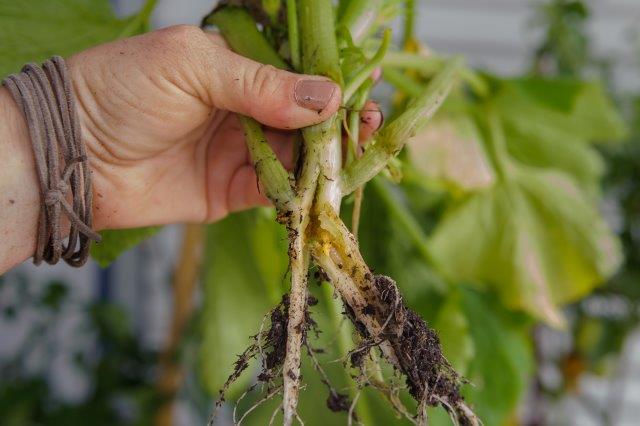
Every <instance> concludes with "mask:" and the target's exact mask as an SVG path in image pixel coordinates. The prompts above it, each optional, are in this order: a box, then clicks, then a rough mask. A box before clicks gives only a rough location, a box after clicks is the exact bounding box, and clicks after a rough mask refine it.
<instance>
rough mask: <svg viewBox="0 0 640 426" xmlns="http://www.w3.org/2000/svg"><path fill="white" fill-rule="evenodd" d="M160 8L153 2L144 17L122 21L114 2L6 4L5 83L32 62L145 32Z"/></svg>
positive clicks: (0, 47) (1, 52) (2, 2)
mask: <svg viewBox="0 0 640 426" xmlns="http://www.w3.org/2000/svg"><path fill="white" fill-rule="evenodd" d="M155 3H156V0H148V1H147V2H146V4H145V6H144V7H143V8H142V10H141V12H140V13H139V14H136V15H134V16H131V17H128V18H125V19H119V18H117V17H116V16H115V15H114V14H113V11H112V9H111V6H110V4H109V1H108V0H29V2H28V4H26V3H25V2H24V1H14V0H0V77H4V76H6V75H8V74H10V73H12V72H17V71H20V68H21V67H22V65H24V64H25V63H27V62H37V63H39V62H42V61H44V60H45V59H47V58H49V57H50V56H53V55H61V56H68V55H72V54H74V53H76V52H79V51H81V50H84V49H87V48H89V47H92V46H95V45H96V44H100V43H104V42H107V41H111V40H115V39H117V38H121V37H128V36H131V35H134V34H139V33H141V32H144V31H145V30H146V29H147V28H148V20H149V15H150V13H151V11H152V10H153V7H154V5H155Z"/></svg>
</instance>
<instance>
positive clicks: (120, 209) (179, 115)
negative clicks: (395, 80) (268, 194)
mask: <svg viewBox="0 0 640 426" xmlns="http://www.w3.org/2000/svg"><path fill="white" fill-rule="evenodd" d="M67 65H68V67H69V71H70V74H71V78H72V81H73V86H74V90H75V96H76V101H77V108H78V112H79V116H80V121H81V126H82V136H83V141H84V143H85V146H86V148H87V152H88V156H89V161H90V166H91V170H92V178H93V193H94V204H93V212H94V228H95V229H97V230H103V229H122V228H131V227H139V226H149V225H162V224H169V223H185V222H189V223H205V222H213V221H216V220H219V219H221V218H223V217H224V216H226V215H227V214H229V213H230V212H235V211H240V210H244V209H248V208H251V207H255V206H259V205H268V204H269V202H268V200H267V199H266V198H265V197H264V195H263V194H261V193H260V190H259V188H258V185H257V179H256V175H255V171H254V169H253V166H252V165H251V162H250V161H249V158H248V153H247V149H246V147H245V143H244V135H243V132H242V130H241V128H240V126H239V124H238V122H237V119H236V118H235V115H234V114H230V113H229V112H235V113H240V114H244V115H247V116H251V117H253V118H255V119H256V120H257V121H259V122H261V123H263V124H264V125H265V126H268V127H267V128H266V131H265V133H266V135H267V138H268V139H269V142H270V143H271V144H272V146H273V148H274V150H275V152H276V154H277V156H278V158H279V159H280V161H282V163H283V164H284V165H285V166H286V167H287V168H289V169H290V168H291V167H292V162H293V133H292V132H290V130H291V129H298V128H301V127H305V126H309V125H312V124H316V123H319V122H321V121H323V120H325V119H327V118H328V117H330V116H331V115H332V114H333V113H335V112H336V111H337V110H338V108H339V107H340V101H341V93H340V89H339V87H338V86H335V85H333V84H329V83H327V84H320V85H319V86H318V87H321V88H322V90H320V91H318V90H316V91H315V92H314V93H313V95H314V96H316V97H317V99H311V101H309V99H308V96H307V95H308V93H306V92H305V93H300V92H301V91H303V92H304V89H301V88H303V87H305V83H301V82H308V81H309V80H311V81H314V82H316V81H326V79H324V78H322V77H318V76H304V75H299V74H293V73H290V72H287V71H282V70H276V69H275V68H273V67H269V66H264V65H261V64H258V63H256V62H253V61H251V60H249V59H246V58H243V57H241V56H238V55H236V54H235V53H233V52H231V51H230V50H229V49H228V48H227V47H226V45H225V43H224V41H223V40H222V39H221V38H220V37H219V36H217V35H214V34H207V33H204V32H203V31H201V30H200V29H199V28H197V27H192V26H177V27H170V28H166V29H163V30H159V31H155V32H152V33H149V34H146V35H142V36H138V37H132V38H129V39H123V40H119V41H116V42H113V43H109V44H105V45H101V46H98V47H95V48H92V49H89V50H87V51H84V52H81V53H79V54H76V55H75V56H72V57H70V58H67ZM305 100H306V102H305ZM362 116H363V120H362V122H363V123H362V125H361V130H360V138H361V141H365V140H367V139H368V138H370V137H371V135H372V134H373V133H374V132H375V131H376V130H377V128H378V127H379V126H380V125H381V121H382V116H381V114H380V113H379V112H378V110H377V107H376V106H375V104H368V105H367V106H366V107H365V111H364V112H363V113H362ZM0 164H2V165H3V166H2V167H0V274H2V273H4V272H5V271H7V270H8V269H9V268H11V267H13V266H14V265H16V264H18V263H20V262H22V261H24V260H26V259H28V258H29V257H31V255H32V254H33V251H34V248H35V238H36V235H35V234H36V229H37V216H38V210H39V206H40V196H39V191H38V186H37V182H36V174H35V165H34V161H33V155H32V152H31V143H30V139H29V134H28V130H27V127H26V124H25V121H24V118H23V116H22V113H21V112H20V110H19V109H18V107H17V105H16V104H15V102H14V101H13V99H12V98H11V96H10V94H9V93H8V91H7V89H5V88H0Z"/></svg>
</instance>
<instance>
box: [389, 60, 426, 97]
mask: <svg viewBox="0 0 640 426" xmlns="http://www.w3.org/2000/svg"><path fill="white" fill-rule="evenodd" d="M382 75H383V77H384V80H385V81H386V82H387V83H389V84H391V85H392V86H393V87H395V88H396V89H397V90H399V91H401V92H403V93H404V94H405V95H407V96H409V97H414V96H420V94H421V93H422V92H423V91H424V87H422V86H421V85H420V84H419V83H418V82H417V81H415V80H414V79H413V78H412V77H411V76H408V75H406V74H405V73H403V72H402V71H399V70H397V69H395V68H388V67H384V68H382Z"/></svg>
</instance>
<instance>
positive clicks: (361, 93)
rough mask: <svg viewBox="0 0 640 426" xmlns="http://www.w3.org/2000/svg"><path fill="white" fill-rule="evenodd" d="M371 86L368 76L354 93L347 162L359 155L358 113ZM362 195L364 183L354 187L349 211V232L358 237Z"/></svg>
mask: <svg viewBox="0 0 640 426" xmlns="http://www.w3.org/2000/svg"><path fill="white" fill-rule="evenodd" d="M372 86H373V80H372V79H371V78H369V79H368V80H366V81H365V83H364V84H363V85H362V86H361V88H360V90H358V92H357V93H356V95H355V99H354V102H353V108H354V110H353V111H351V112H350V113H349V128H348V134H349V148H350V149H349V151H348V152H347V164H351V163H352V162H353V161H354V160H355V159H356V158H358V156H359V152H358V151H359V140H360V113H361V110H362V109H363V108H364V106H365V104H366V102H367V98H368V97H369V91H370V89H371V87H372ZM363 197H364V185H363V186H361V187H359V188H358V189H356V191H355V197H354V200H353V211H352V213H351V232H352V233H353V235H354V236H355V237H356V238H358V228H359V227H360V214H361V210H362V200H363Z"/></svg>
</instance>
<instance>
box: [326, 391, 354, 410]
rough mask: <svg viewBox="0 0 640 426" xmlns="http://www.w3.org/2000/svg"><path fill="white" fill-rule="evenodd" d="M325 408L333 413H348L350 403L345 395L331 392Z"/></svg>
mask: <svg viewBox="0 0 640 426" xmlns="http://www.w3.org/2000/svg"><path fill="white" fill-rule="evenodd" d="M327 408H329V410H331V411H333V412H334V413H339V412H340V411H344V412H349V409H350V408H351V401H349V397H348V396H347V395H345V394H343V393H338V392H335V391H331V392H329V397H328V398H327Z"/></svg>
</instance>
